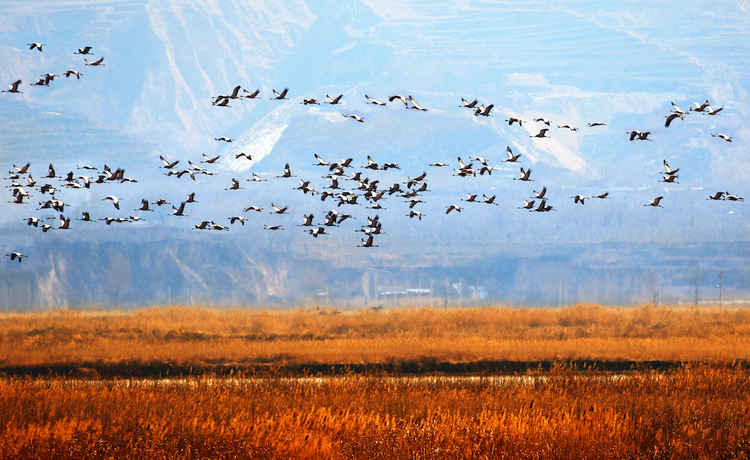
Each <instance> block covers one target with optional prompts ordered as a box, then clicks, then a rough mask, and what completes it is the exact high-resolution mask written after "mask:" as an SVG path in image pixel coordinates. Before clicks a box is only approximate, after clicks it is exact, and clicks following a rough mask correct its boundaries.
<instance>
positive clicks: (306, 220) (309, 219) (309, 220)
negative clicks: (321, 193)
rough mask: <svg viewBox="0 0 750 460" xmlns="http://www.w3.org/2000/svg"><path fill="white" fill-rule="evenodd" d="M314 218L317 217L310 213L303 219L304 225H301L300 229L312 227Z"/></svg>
mask: <svg viewBox="0 0 750 460" xmlns="http://www.w3.org/2000/svg"><path fill="white" fill-rule="evenodd" d="M314 217H315V216H314V215H313V214H312V213H310V214H309V215H308V214H305V215H304V217H303V218H302V223H301V224H299V225H298V227H312V225H313V218H314Z"/></svg>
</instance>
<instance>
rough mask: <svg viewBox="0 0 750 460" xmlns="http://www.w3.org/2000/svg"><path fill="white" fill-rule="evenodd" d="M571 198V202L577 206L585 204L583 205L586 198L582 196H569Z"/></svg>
mask: <svg viewBox="0 0 750 460" xmlns="http://www.w3.org/2000/svg"><path fill="white" fill-rule="evenodd" d="M571 198H573V202H574V203H576V204H578V203H581V204H586V203H585V201H586V197H585V196H583V195H575V196H571Z"/></svg>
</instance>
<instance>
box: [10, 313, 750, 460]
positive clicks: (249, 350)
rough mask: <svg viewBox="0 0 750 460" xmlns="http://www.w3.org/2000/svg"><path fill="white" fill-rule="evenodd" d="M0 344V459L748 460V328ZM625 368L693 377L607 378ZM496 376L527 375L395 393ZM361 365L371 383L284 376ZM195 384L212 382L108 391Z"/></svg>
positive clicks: (332, 320)
mask: <svg viewBox="0 0 750 460" xmlns="http://www.w3.org/2000/svg"><path fill="white" fill-rule="evenodd" d="M0 326H1V327H0V331H2V332H0V334H1V335H0V372H5V376H6V378H4V379H0V458H17V459H29V458H40V459H46V458H61V459H65V458H70V459H79V458H118V459H135V458H148V459H152V458H284V459H287V458H295V459H297V458H299V459H305V458H310V459H316V460H319V459H339V458H340V459H347V458H352V459H354V458H356V459H371V458H372V459H401V458H409V459H414V458H422V459H429V458H434V459H446V458H447V459H451V458H456V459H458V458H462V459H468V458H486V459H490V458H492V459H494V458H507V459H532V458H561V459H576V458H581V459H583V458H587V459H591V458H613V459H614V458H659V459H661V458H665V459H672V458H675V459H677V458H680V459H681V458H684V459H701V458H703V459H721V458H726V459H729V458H732V459H734V458H748V457H750V436H749V433H748V431H749V429H748V427H750V370H748V366H747V361H748V355H749V354H750V312H748V311H746V310H743V309H730V310H726V309H725V310H719V309H718V308H707V309H703V308H701V309H696V308H670V307H667V308H664V307H660V308H654V307H653V306H642V307H638V308H625V309H618V308H607V307H603V306H599V305H576V306H573V307H568V308H562V309H512V308H482V309H462V310H437V309H411V310H394V311H380V312H373V311H369V310H363V311H358V312H350V313H340V312H337V311H334V310H329V309H322V310H320V309H315V310H298V311H286V312H272V311H251V310H240V309H235V310H211V309H202V308H193V309H189V308H180V307H175V308H166V309H158V308H151V309H145V310H139V311H135V312H132V313H122V312H114V313H112V312H110V313H107V312H73V311H60V312H52V313H36V314H12V315H3V316H0ZM576 359H586V360H597V361H599V363H598V364H597V365H596V367H597V368H598V370H591V368H588V369H582V366H581V367H575V366H578V365H579V364H580V363H579V362H576V361H575V360H576ZM622 360H626V361H627V360H630V361H634V362H636V363H637V362H639V361H643V360H663V361H670V362H673V363H674V362H678V361H681V362H688V363H687V364H682V365H677V366H674V365H673V366H672V367H669V368H668V370H665V371H654V370H651V369H647V368H646V367H641V368H640V370H632V371H629V372H626V373H613V372H602V371H601V370H602V369H606V368H607V367H606V363H607V362H609V363H611V362H617V361H622ZM500 361H514V362H522V363H525V367H522V368H521V373H522V374H523V375H522V376H520V377H512V376H511V377H502V376H498V374H497V373H496V372H488V369H489V370H490V371H491V370H492V369H491V368H482V367H481V366H480V367H474V368H472V367H471V366H469V367H465V368H462V371H463V372H466V371H472V370H474V371H475V373H476V374H479V375H476V376H466V375H464V376H460V377H439V376H437V375H427V376H422V377H414V376H407V375H403V374H402V375H399V373H398V371H401V372H404V371H405V370H406V371H407V372H408V371H414V370H416V371H422V372H424V371H425V370H426V371H430V370H431V369H432V370H433V371H434V370H440V369H438V368H429V366H427V367H422V368H420V367H419V366H417V367H413V366H412V367H409V366H406V367H398V364H399V363H408V362H418V363H426V362H433V363H453V364H455V363H482V362H500ZM532 361H537V362H539V363H541V362H546V365H547V366H551V369H549V370H548V371H544V372H542V371H534V370H532V371H529V370H527V369H528V368H529V367H533V366H529V364H530V362H532ZM133 362H135V363H137V364H136V365H132V363H133ZM555 362H563V363H564V364H554V363H555ZM207 363H218V364H217V365H219V366H222V367H218V368H216V367H214V368H213V369H212V368H210V367H206V364H207ZM264 363H265V365H266V367H262V366H261V367H259V365H261V364H264ZM362 363H365V364H373V365H375V367H374V369H375V373H370V374H368V373H367V370H368V369H367V368H365V372H364V373H356V374H355V373H349V374H346V373H345V374H341V373H339V374H338V375H334V376H329V377H305V376H304V375H299V373H300V372H305V370H304V369H305V368H298V369H297V372H298V374H297V376H296V378H288V377H287V376H288V375H290V372H288V369H287V371H286V372H280V371H279V369H284V366H290V365H294V364H298V365H305V364H319V365H320V366H323V367H325V366H329V367H331V368H335V366H336V365H350V366H353V367H354V368H356V365H358V364H362ZM539 363H537V364H539ZM378 365H381V367H378ZM55 366H68V367H67V368H59V367H58V368H55ZM383 366H385V367H383ZM387 366H391V367H387ZM191 367H195V368H196V369H198V372H196V373H197V374H202V375H198V376H190V377H187V378H184V379H177V380H138V379H132V378H131V379H125V380H122V379H116V378H101V379H100V377H116V376H117V375H118V372H119V373H120V374H119V375H120V376H122V375H136V374H137V373H138V372H137V371H138V369H141V371H142V373H143V374H144V375H149V376H159V375H160V374H161V375H163V374H164V373H165V372H164V369H165V368H166V369H173V370H174V371H175V372H173V373H172V375H173V374H174V373H180V372H183V373H184V374H187V373H188V372H187V371H186V370H187V369H190V368H191ZM636 367H637V366H636ZM539 368H540V369H541V368H542V366H541V365H540V366H539ZM33 369H42V370H43V371H42V372H39V371H32V370H33ZM44 369H53V371H54V369H57V370H58V371H59V370H60V369H70V372H67V371H66V372H57V376H50V373H49V372H46V371H44ZM144 369H146V371H144ZM148 369H151V371H150V372H149V371H148ZM216 369H219V371H218V372H217V371H216ZM308 369H309V368H308ZM335 369H337V370H338V369H340V368H335ZM451 369H454V368H451ZM108 370H109V371H110V372H107V371H108ZM211 370H213V371H214V372H213V374H212V375H209V372H207V371H211ZM355 370H357V372H359V370H361V369H355ZM394 370H395V371H396V372H393V371H394ZM454 370H455V369H454ZM477 370H479V371H480V372H476V371H477ZM511 370H513V369H511ZM384 371H388V372H390V375H386V373H385V372H384ZM481 371H484V372H481ZM45 372H46V374H45ZM113 372H114V373H113ZM230 372H231V373H233V375H231V376H228V375H227V374H229V373H230ZM242 372H245V376H243V375H242ZM53 373H54V372H53ZM71 373H72V377H73V378H71V375H70V374H71ZM324 373H326V372H321V374H324ZM328 373H330V372H328ZM39 374H43V375H42V376H40V375H39ZM13 375H25V377H20V378H19V377H13ZM45 375H46V376H45ZM219 375H223V377H219ZM247 375H250V377H247ZM32 376H34V377H33V378H32ZM82 377H83V378H84V379H83V380H82V379H81V378H82Z"/></svg>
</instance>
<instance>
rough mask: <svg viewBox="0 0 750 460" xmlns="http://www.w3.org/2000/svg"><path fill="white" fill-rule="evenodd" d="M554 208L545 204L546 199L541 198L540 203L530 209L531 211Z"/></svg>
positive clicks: (543, 210)
mask: <svg viewBox="0 0 750 460" xmlns="http://www.w3.org/2000/svg"><path fill="white" fill-rule="evenodd" d="M554 209H555V208H553V207H552V206H547V200H542V202H541V203H539V206H537V207H536V208H534V209H531V211H532V212H549V211H553V210H554Z"/></svg>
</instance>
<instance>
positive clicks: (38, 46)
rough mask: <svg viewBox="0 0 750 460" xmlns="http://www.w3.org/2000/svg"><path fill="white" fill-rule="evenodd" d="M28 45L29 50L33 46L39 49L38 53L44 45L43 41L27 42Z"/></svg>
mask: <svg viewBox="0 0 750 460" xmlns="http://www.w3.org/2000/svg"><path fill="white" fill-rule="evenodd" d="M28 45H29V49H30V50H33V49H34V48H36V49H38V50H39V52H40V53H41V52H42V46H46V44H45V43H36V42H34V43H29V44H28Z"/></svg>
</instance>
